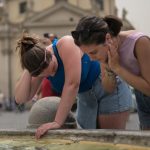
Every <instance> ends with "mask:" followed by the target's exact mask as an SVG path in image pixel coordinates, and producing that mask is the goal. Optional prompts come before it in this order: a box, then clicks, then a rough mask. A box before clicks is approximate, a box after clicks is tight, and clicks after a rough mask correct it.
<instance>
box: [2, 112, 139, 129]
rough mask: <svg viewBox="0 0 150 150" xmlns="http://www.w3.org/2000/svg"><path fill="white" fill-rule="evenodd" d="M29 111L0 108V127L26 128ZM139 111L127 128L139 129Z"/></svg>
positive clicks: (131, 116)
mask: <svg viewBox="0 0 150 150" xmlns="http://www.w3.org/2000/svg"><path fill="white" fill-rule="evenodd" d="M28 116H29V111H23V112H18V111H1V110H0V129H25V128H26V126H27V125H28ZM138 125H139V121H138V116H137V113H131V115H130V118H129V120H128V123H127V125H126V129H127V130H139V126H138Z"/></svg>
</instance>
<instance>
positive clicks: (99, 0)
mask: <svg viewBox="0 0 150 150" xmlns="http://www.w3.org/2000/svg"><path fill="white" fill-rule="evenodd" d="M97 3H98V4H99V7H100V10H104V0H97Z"/></svg>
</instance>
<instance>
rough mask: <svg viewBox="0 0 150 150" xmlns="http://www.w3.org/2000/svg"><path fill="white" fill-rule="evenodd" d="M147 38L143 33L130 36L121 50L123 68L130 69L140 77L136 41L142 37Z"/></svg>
mask: <svg viewBox="0 0 150 150" xmlns="http://www.w3.org/2000/svg"><path fill="white" fill-rule="evenodd" d="M142 36H146V35H144V34H143V33H141V32H135V33H132V34H130V35H129V36H128V37H127V38H126V39H125V40H124V42H123V44H122V45H121V48H120V49H119V55H120V60H121V64H122V66H124V67H125V68H126V69H128V70H129V71H130V72H132V73H133V74H136V75H139V74H140V69H139V64H138V61H137V59H136V57H135V56H134V48H135V43H136V41H137V40H138V39H139V38H140V37H142Z"/></svg>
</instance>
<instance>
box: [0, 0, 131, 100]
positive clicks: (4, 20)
mask: <svg viewBox="0 0 150 150" xmlns="http://www.w3.org/2000/svg"><path fill="white" fill-rule="evenodd" d="M109 14H111V15H117V9H116V7H115V0H44V1H42V0H0V33H1V34H0V91H2V92H3V93H4V95H5V96H6V97H8V98H12V97H13V93H14V87H15V84H16V81H17V80H18V79H19V77H20V74H21V72H22V70H21V67H20V63H19V59H18V56H17V53H16V52H15V47H16V41H17V39H18V38H19V36H20V34H21V33H22V32H23V30H26V31H28V32H29V33H35V34H38V35H40V36H42V35H43V33H45V32H49V33H55V34H57V35H58V37H61V36H63V35H67V34H70V31H71V30H74V28H75V26H76V24H77V22H78V21H79V19H80V18H81V17H83V16H86V15H97V16H101V17H103V16H105V15H109ZM125 23H126V27H125V28H126V29H128V28H133V27H132V26H131V24H130V23H129V22H128V21H127V19H126V18H125Z"/></svg>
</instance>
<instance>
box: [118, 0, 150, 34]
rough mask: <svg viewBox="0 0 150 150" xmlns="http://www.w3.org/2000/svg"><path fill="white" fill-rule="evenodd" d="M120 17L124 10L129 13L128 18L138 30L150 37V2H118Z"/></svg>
mask: <svg viewBox="0 0 150 150" xmlns="http://www.w3.org/2000/svg"><path fill="white" fill-rule="evenodd" d="M116 6H117V8H118V15H119V17H121V16H122V9H123V8H125V9H126V10H127V11H128V13H127V16H126V18H127V19H128V20H129V21H130V22H131V24H132V25H133V26H134V27H135V28H136V29H137V30H138V31H142V32H144V33H146V34H147V35H149V36H150V0H116Z"/></svg>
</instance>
